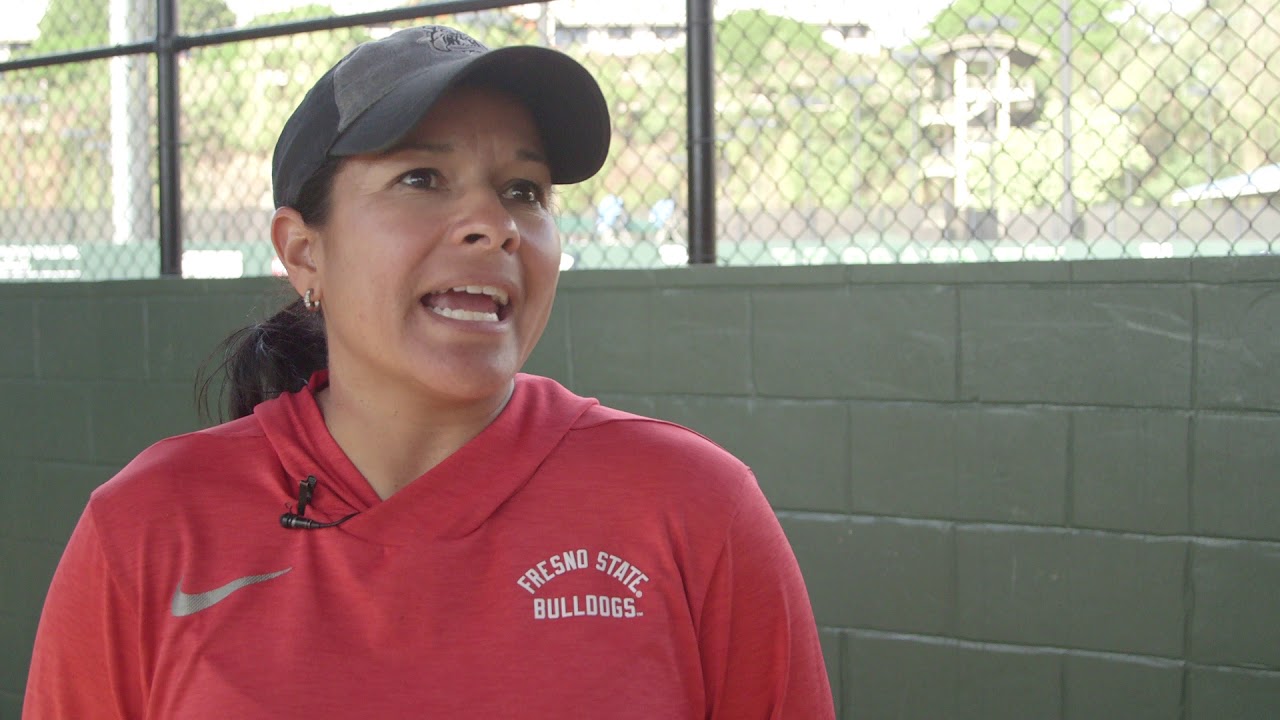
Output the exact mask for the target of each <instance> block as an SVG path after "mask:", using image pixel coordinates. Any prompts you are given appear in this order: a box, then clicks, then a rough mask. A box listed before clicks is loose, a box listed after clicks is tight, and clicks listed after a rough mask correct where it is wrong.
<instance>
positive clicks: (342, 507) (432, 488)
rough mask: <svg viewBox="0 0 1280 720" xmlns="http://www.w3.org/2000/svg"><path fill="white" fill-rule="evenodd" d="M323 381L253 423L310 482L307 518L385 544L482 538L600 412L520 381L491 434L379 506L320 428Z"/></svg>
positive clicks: (288, 468)
mask: <svg viewBox="0 0 1280 720" xmlns="http://www.w3.org/2000/svg"><path fill="white" fill-rule="evenodd" d="M328 379H329V378H328V372H327V371H323V370H322V371H319V372H317V373H316V374H315V375H313V376H312V378H311V381H310V382H309V383H307V386H306V387H304V388H303V389H302V390H300V391H298V392H296V393H286V394H282V395H280V396H279V397H277V398H275V399H274V400H270V401H267V402H264V403H261V404H259V405H258V406H257V408H255V409H254V415H255V416H257V417H258V419H259V422H260V423H261V424H262V427H263V430H264V432H265V433H266V435H267V438H268V440H269V441H270V443H271V445H272V446H273V448H274V449H275V451H276V454H277V456H278V457H279V458H280V463H281V465H282V466H283V468H284V470H285V473H286V474H287V475H288V476H289V477H290V478H296V479H297V480H298V481H301V480H303V479H304V478H306V477H307V476H308V475H315V476H316V479H317V481H318V482H317V486H316V492H315V497H314V499H313V501H312V505H311V506H310V508H309V509H308V516H310V515H311V514H312V513H313V512H314V513H315V517H316V519H318V520H321V521H332V520H336V519H338V518H340V517H343V516H345V515H348V514H350V513H353V512H358V513H360V514H359V515H356V516H355V517H353V518H351V519H350V520H349V521H347V522H346V523H343V524H342V525H341V526H339V528H335V529H336V530H342V531H345V532H348V533H350V534H353V535H357V536H361V537H364V538H365V539H367V540H371V541H374V542H379V543H384V544H403V543H407V542H411V541H412V540H413V539H414V538H419V537H441V538H456V537H462V536H465V535H468V534H470V533H472V532H474V531H475V530H477V529H479V528H480V526H481V525H483V524H484V522H485V521H486V520H488V519H489V517H490V516H492V515H493V514H494V513H495V512H496V511H497V510H498V508H499V507H501V506H502V504H503V503H505V502H506V501H507V499H508V498H510V497H511V496H512V495H514V494H515V493H517V492H519V490H520V489H521V488H522V487H524V485H525V484H526V483H527V482H528V481H529V479H530V478H531V477H532V476H533V474H534V472H535V471H536V470H537V469H538V466H539V465H541V464H542V462H543V461H544V460H545V459H546V457H547V456H548V455H549V454H550V453H551V451H552V450H553V449H554V448H555V447H556V446H557V445H558V444H559V443H560V441H561V440H562V439H563V438H564V436H565V434H566V433H567V432H568V431H569V429H570V428H571V427H572V426H573V424H574V422H575V421H576V420H577V419H578V417H580V416H581V415H582V414H583V413H584V412H586V411H587V409H588V408H590V407H592V406H594V405H596V404H597V403H596V401H595V400H590V399H587V398H582V397H578V396H577V395H574V394H572V393H570V392H569V391H568V390H566V389H565V388H563V387H562V386H560V384H559V383H557V382H555V381H554V380H550V379H548V378H543V377H538V376H534V375H525V374H519V375H517V376H516V383H515V390H514V391H513V392H512V395H511V399H510V401H508V403H507V406H506V407H505V408H503V410H502V412H501V413H500V414H499V415H498V417H497V418H495V419H494V421H493V422H492V423H490V424H489V426H488V427H486V428H485V429H484V430H482V431H481V432H480V434H479V435H477V436H476V437H474V438H472V439H471V441H470V442H468V443H467V444H466V445H463V446H462V447H461V448H459V449H458V450H457V451H456V452H455V453H453V454H452V455H450V456H449V457H448V458H446V459H445V460H444V461H443V462H441V463H440V464H439V465H437V466H435V467H434V468H432V469H431V470H429V471H427V472H426V473H425V474H424V475H422V476H421V477H419V478H417V479H416V480H414V481H413V482H411V483H410V484H409V485H407V486H405V487H404V488H402V489H401V490H399V491H398V492H396V494H394V495H392V496H391V497H390V498H387V499H386V500H382V499H380V498H379V497H378V494H377V493H376V492H374V490H373V487H372V486H370V485H369V482H368V481H367V480H365V478H364V476H363V475H361V474H360V472H359V471H358V470H357V469H356V467H355V465H354V464H352V462H351V460H350V458H348V457H347V455H346V453H345V452H343V450H342V448H341V447H339V446H338V443H337V442H336V441H335V440H334V439H333V436H332V435H330V434H329V429H328V427H327V426H326V425H325V423H324V417H323V416H322V415H321V413H320V407H319V405H318V404H317V403H316V393H317V392H319V391H320V390H321V389H323V388H324V387H325V386H326V385H328ZM295 487H296V485H295Z"/></svg>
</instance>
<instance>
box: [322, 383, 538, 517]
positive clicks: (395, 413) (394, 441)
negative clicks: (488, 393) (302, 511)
mask: <svg viewBox="0 0 1280 720" xmlns="http://www.w3.org/2000/svg"><path fill="white" fill-rule="evenodd" d="M514 388H515V381H514V380H512V381H511V382H510V383H508V384H507V386H506V388H505V389H504V391H503V392H502V393H500V394H499V395H497V396H495V397H490V398H485V399H483V400H478V401H452V400H448V399H440V398H427V397H423V395H421V394H417V393H409V392H405V391H404V390H403V389H402V388H392V389H382V390H381V391H379V390H378V389H375V388H371V387H368V386H364V385H362V384H361V383H358V382H352V381H351V380H350V379H345V378H344V379H335V378H334V375H333V373H332V371H330V377H329V386H328V387H326V388H325V389H323V390H321V391H320V393H319V395H318V396H317V397H316V401H317V403H318V404H319V406H320V412H321V413H322V414H323V415H324V421H325V425H327V426H328V428H329V433H330V434H331V435H332V436H333V439H334V440H335V441H336V442H337V443H338V446H339V447H341V448H342V450H343V452H345V453H346V454H347V457H348V458H350V459H351V462H352V463H353V464H354V465H355V466H356V469H357V470H359V471H360V473H361V474H362V475H364V477H365V479H366V480H367V481H368V482H369V485H370V486H372V487H373V490H374V492H376V493H377V494H378V496H379V497H380V498H382V499H383V500H385V499H387V498H389V497H391V496H392V495H394V494H395V493H396V492H398V491H399V490H400V489H402V488H404V487H405V486H406V485H408V484H409V483H411V482H413V481H414V480H416V479H417V478H419V477H421V476H422V475H423V474H424V473H426V472H427V471H429V470H431V468H433V467H435V466H436V465H439V464H440V463H441V462H443V461H444V460H445V459H446V458H448V457H449V456H450V455H452V454H453V453H454V452H456V451H457V450H458V449H459V448H461V447H462V446H463V445H465V444H467V442H469V441H470V440H471V439H472V438H474V437H475V436H477V435H479V434H480V432H481V431H482V430H484V429H485V428H486V427H488V426H489V424H490V423H492V422H493V420H494V419H495V418H497V417H498V415H499V414H500V413H501V412H502V409H503V408H504V407H506V404H507V401H508V400H509V399H510V398H511V393H512V391H513V390H514Z"/></svg>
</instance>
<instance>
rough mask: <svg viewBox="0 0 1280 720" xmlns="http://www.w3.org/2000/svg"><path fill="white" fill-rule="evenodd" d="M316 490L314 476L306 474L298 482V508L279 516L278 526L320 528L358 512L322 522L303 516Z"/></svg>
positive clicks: (307, 528)
mask: <svg viewBox="0 0 1280 720" xmlns="http://www.w3.org/2000/svg"><path fill="white" fill-rule="evenodd" d="M315 492H316V476H315V475H308V476H307V479H306V480H303V481H302V482H300V483H298V510H297V512H292V511H291V512H287V513H285V514H283V515H281V516H280V527H282V528H284V529H286V530H319V529H321V528H329V527H334V526H337V525H341V524H342V523H344V522H346V521H348V520H350V519H351V518H353V517H355V516H356V515H359V514H360V513H358V512H354V513H351V514H350V515H348V516H346V517H344V518H342V519H341V520H335V521H334V522H330V523H322V522H319V521H317V520H312V519H311V518H309V517H303V516H304V515H305V514H306V512H307V505H309V504H311V498H312V496H313V495H315Z"/></svg>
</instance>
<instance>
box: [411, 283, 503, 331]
mask: <svg viewBox="0 0 1280 720" xmlns="http://www.w3.org/2000/svg"><path fill="white" fill-rule="evenodd" d="M510 300H511V298H510V295H509V294H508V293H507V291H505V290H503V289H502V288H498V287H494V286H493V285H460V286H458V287H452V288H446V289H444V290H436V291H433V292H430V293H427V294H426V295H425V296H423V298H422V301H421V302H422V304H423V306H424V307H426V308H427V309H428V310H430V311H431V312H433V313H435V314H436V315H440V316H442V317H446V318H449V319H450V320H463V321H466V322H479V323H497V322H501V321H503V320H505V319H506V318H507V317H508V316H509V315H510V309H511V306H510Z"/></svg>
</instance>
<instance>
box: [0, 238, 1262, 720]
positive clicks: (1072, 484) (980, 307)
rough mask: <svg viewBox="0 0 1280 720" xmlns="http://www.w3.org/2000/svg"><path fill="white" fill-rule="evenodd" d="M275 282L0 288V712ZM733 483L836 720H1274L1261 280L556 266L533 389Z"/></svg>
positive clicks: (981, 270)
mask: <svg viewBox="0 0 1280 720" xmlns="http://www.w3.org/2000/svg"><path fill="white" fill-rule="evenodd" d="M281 292H282V291H281V287H280V284H279V281H277V280H271V279H253V280H237V281H138V282H116V283H98V284H18V285H0V338H3V342H2V343H0V407H2V408H3V412H2V413H0V719H4V720H7V719H9V718H14V719H16V718H17V717H18V715H19V711H20V706H21V693H22V688H23V684H24V679H25V675H26V668H27V663H28V661H29V657H30V647H31V641H32V637H33V634H34V631H35V625H36V620H37V618H38V614H39V609H40V604H41V602H42V599H43V595H44V592H45V589H46V587H47V584H48V581H49V578H50V576H51V574H52V571H53V568H54V565H55V564H56V562H57V559H58V556H59V554H60V552H61V549H62V546H63V544H64V543H65V540H66V538H67V536H68V535H69V534H70V531H71V528H72V526H73V525H74V523H75V521H76V519H77V518H78V516H79V513H80V511H81V509H82V507H83V504H84V501H85V499H86V497H87V495H88V493H89V491H90V490H91V489H92V488H94V487H95V486H97V485H98V484H100V483H101V482H103V481H104V480H106V479H107V478H108V477H110V476H111V474H112V473H114V472H115V471H116V470H117V469H118V468H119V467H121V466H122V465H123V464H124V463H125V462H126V461H127V460H128V459H129V458H131V457H132V456H133V455H134V454H135V453H136V452H138V451H139V450H141V449H142V448H143V447H145V446H146V445H148V444H150V443H151V442H153V441H155V440H157V439H159V438H160V437H163V436H166V435H171V434H174V433H178V432H183V431H186V430H189V429H193V428H195V427H197V426H198V420H197V416H196V413H195V411H194V409H193V393H192V373H193V370H194V368H195V367H197V366H198V365H199V364H200V363H201V362H202V361H203V360H204V359H205V358H206V356H207V355H208V353H209V352H210V351H211V350H212V348H213V346H214V345H215V343H216V342H217V341H218V340H220V339H221V338H222V337H223V336H224V335H225V334H226V333H227V332H229V331H230V330H232V329H234V328H237V327H239V326H241V325H243V324H244V323H245V322H246V321H247V320H248V319H250V318H254V317H257V316H260V315H262V314H264V313H266V312H268V311H270V310H272V309H274V308H275V307H276V306H278V305H279V304H280V302H281V299H282V297H283V295H282V294H281ZM527 369H528V370H530V371H532V372H538V373H541V374H546V375H550V376H552V377H555V378H557V379H559V380H561V381H562V382H564V383H565V384H566V385H568V386H569V387H571V388H573V389H574V390H576V391H577V392H579V393H582V394H586V395H593V396H596V397H599V398H601V399H602V400H603V401H605V402H607V403H610V404H613V405H615V406H618V407H622V408H625V409H630V410H634V411H638V412H642V413H646V414H652V415H657V416H660V417H665V418H669V419H672V420H675V421H677V422H681V423H684V424H686V425H689V426H692V427H694V428H696V429H698V430H700V431H702V432H703V433H704V434H706V435H708V436H710V437H712V438H713V439H715V440H717V441H719V442H720V443H721V444H723V445H725V446H726V447H727V448H729V449H730V450H732V451H733V452H735V453H736V454H738V455H739V456H740V457H742V458H743V459H744V460H746V461H747V462H748V463H750V464H751V465H752V467H753V468H754V469H755V471H756V473H757V475H758V477H759V479H760V483H761V485H762V487H763V488H764V489H765V491H766V493H767V494H768V496H769V498H770V499H771V501H772V502H773V504H774V506H775V508H776V510H777V511H778V515H779V517H780V518H781V520H782V523H783V526H784V528H785V529H786V531H787V533H788V536H789V537H790V538H791V541H792V543H793V546H794V547H795V550H796V554H797V556H798V557H799V559H800V563H801V565H802V567H803V569H804V571H805V576H806V579H807V581H808V584H809V588H810V592H811V595H812V601H813V606H814V610H815V613H816V615H817V618H818V621H819V624H820V626H821V631H822V640H823V646H824V649H825V651H826V655H827V663H828V670H829V672H830V674H831V680H832V685H833V688H834V690H835V694H836V698H835V700H836V703H837V705H838V707H839V709H840V714H841V717H843V718H858V719H859V720H865V719H872V720H874V719H877V718H895V719H897V720H904V719H906V720H909V719H912V718H920V719H924V718H928V719H930V720H936V719H938V718H955V719H958V720H965V719H970V718H971V719H973V720H1002V719H1005V718H1008V719H1009V720H1013V719H1015V718H1017V719H1019V720H1023V719H1026V718H1036V719H1040V718H1047V719H1051V720H1094V719H1097V718H1124V719H1126V720H1129V719H1143V718H1153V719H1154V718H1164V719H1168V718H1175V719H1177V720H1226V719H1239V720H1244V719H1249V720H1254V719H1256V720H1263V719H1264V718H1265V719H1266V720H1274V719H1275V718H1278V717H1280V258H1238V259H1196V260H1157V261H1105V262H1103V261H1098V262H1079V263H1043V264H1040V263H1029V264H991V265H971V266H952V265H936V266H934V265H929V266H866V267H861V266H860V267H814V268H773V269H724V268H719V269H717V268H689V269H678V270H670V271H657V272H641V271H636V272H630V271H622V272H581V273H569V274H566V275H564V276H563V277H562V279H561V292H560V298H559V300H558V301H557V305H556V309H555V312H554V314H553V317H552V320H551V323H550V325H549V327H548V329H547V333H546V336H545V337H544V340H543V342H542V344H541V345H540V346H539V348H538V349H537V351H536V352H535V355H534V357H533V358H532V359H531V361H530V365H529V367H528V368H527Z"/></svg>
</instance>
